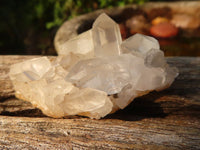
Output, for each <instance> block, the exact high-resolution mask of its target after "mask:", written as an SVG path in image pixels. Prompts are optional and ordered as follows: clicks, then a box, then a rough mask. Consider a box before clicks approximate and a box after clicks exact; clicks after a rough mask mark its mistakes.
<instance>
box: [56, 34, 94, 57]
mask: <svg viewBox="0 0 200 150" xmlns="http://www.w3.org/2000/svg"><path fill="white" fill-rule="evenodd" d="M70 52H71V53H73V54H81V55H87V56H90V57H93V55H94V45H93V40H92V31H91V30H88V31H86V32H84V33H82V34H80V35H79V36H77V37H74V38H73V39H70V40H69V41H67V42H66V43H64V44H63V45H62V47H60V51H59V55H68V54H69V53H70Z"/></svg>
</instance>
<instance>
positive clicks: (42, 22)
mask: <svg viewBox="0 0 200 150" xmlns="http://www.w3.org/2000/svg"><path fill="white" fill-rule="evenodd" d="M146 1H148V0H1V1H0V20H1V21H0V49H1V51H0V54H41V49H45V48H48V47H47V45H48V43H53V41H52V39H53V37H54V34H55V31H56V29H57V28H58V27H59V26H60V25H61V24H62V23H63V22H64V21H65V20H67V19H70V18H73V17H75V16H77V15H80V14H83V13H88V12H91V11H94V10H96V9H101V8H108V7H115V6H124V5H127V4H133V3H136V4H142V3H144V2H146ZM47 36H48V37H49V39H51V41H48V40H47V41H45V40H44V38H46V37H47ZM42 40H44V41H42Z"/></svg>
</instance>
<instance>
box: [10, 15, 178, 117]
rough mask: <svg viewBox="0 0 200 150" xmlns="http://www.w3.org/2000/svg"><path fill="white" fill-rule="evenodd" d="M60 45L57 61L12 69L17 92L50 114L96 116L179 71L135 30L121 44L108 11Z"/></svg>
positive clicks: (164, 84)
mask: <svg viewBox="0 0 200 150" xmlns="http://www.w3.org/2000/svg"><path fill="white" fill-rule="evenodd" d="M64 45H65V46H64V47H63V49H62V53H60V56H58V57H57V58H56V59H55V60H51V61H50V60H49V59H48V58H47V57H40V58H35V59H32V60H28V61H25V62H22V63H18V64H14V65H12V66H11V69H10V78H11V80H12V82H13V85H14V88H15V91H16V96H17V97H18V98H21V99H23V100H26V101H29V102H31V103H32V104H33V105H34V106H36V107H38V108H40V109H41V110H42V111H43V113H44V114H46V115H48V116H51V117H55V118H60V117H64V116H67V115H82V116H88V117H90V118H96V119H99V118H101V117H104V116H106V115H107V114H109V113H113V112H115V111H116V110H118V109H123V108H125V107H126V106H127V105H128V104H129V103H130V102H131V101H133V99H134V98H136V97H139V96H142V95H144V94H147V93H149V92H150V91H153V90H157V91H159V90H162V89H165V88H167V87H169V86H170V85H171V83H172V82H173V81H174V79H175V77H176V76H177V75H178V71H177V69H176V68H173V67H169V66H168V64H167V63H166V61H165V58H164V53H163V52H162V51H161V50H160V46H159V43H158V41H157V40H156V39H154V38H153V37H149V36H145V35H141V34H135V35H134V36H132V37H130V38H129V39H127V40H125V41H123V42H122V39H121V35H120V30H119V27H118V25H117V24H116V23H115V22H114V21H113V20H112V19H111V18H110V17H108V16H107V15H106V14H102V15H100V16H99V17H98V18H97V19H96V21H95V22H94V24H93V27H92V29H91V30H89V31H86V32H84V33H82V34H81V35H79V36H77V37H75V38H73V39H71V40H69V41H67V42H66V43H65V44H64Z"/></svg>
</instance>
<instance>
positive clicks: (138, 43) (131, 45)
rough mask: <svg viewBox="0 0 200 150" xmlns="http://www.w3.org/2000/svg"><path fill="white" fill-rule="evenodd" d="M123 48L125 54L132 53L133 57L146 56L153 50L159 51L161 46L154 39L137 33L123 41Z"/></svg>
mask: <svg viewBox="0 0 200 150" xmlns="http://www.w3.org/2000/svg"><path fill="white" fill-rule="evenodd" d="M121 48H122V51H123V52H126V53H129V52H132V53H133V55H138V56H145V54H146V53H147V52H148V51H149V50H151V49H152V48H153V49H158V50H159V49H160V45H159V43H158V41H157V40H156V39H154V38H153V37H150V36H146V35H142V34H139V33H137V34H135V35H133V36H132V37H130V38H128V39H126V40H125V41H123V43H122V44H121Z"/></svg>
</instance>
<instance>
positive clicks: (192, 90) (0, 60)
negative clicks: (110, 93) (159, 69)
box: [0, 56, 200, 150]
mask: <svg viewBox="0 0 200 150" xmlns="http://www.w3.org/2000/svg"><path fill="white" fill-rule="evenodd" d="M33 57H36V56H0V149H25V148H26V149H153V150H154V149H200V58H192V57H174V58H168V59H167V60H168V62H169V63H170V64H171V65H172V66H177V67H178V68H179V71H180V75H179V77H178V78H177V79H176V81H175V82H174V83H173V84H172V86H171V87H170V88H168V89H166V90H164V91H161V92H152V93H150V94H148V95H146V96H143V97H140V98H137V99H135V100H134V101H133V102H132V103H131V105H130V106H129V107H127V108H126V109H124V110H120V111H118V112H117V113H115V114H113V115H109V116H107V117H106V118H103V119H101V120H91V119H88V118H81V117H69V118H63V119H53V118H49V117H46V116H44V115H43V114H42V113H41V111H40V110H38V109H36V108H34V107H33V106H31V104H30V103H28V102H24V101H22V100H18V99H16V98H15V97H14V91H13V88H12V84H11V82H10V80H9V78H8V71H9V66H10V65H11V64H13V63H16V62H21V61H23V60H25V59H30V58H33Z"/></svg>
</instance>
